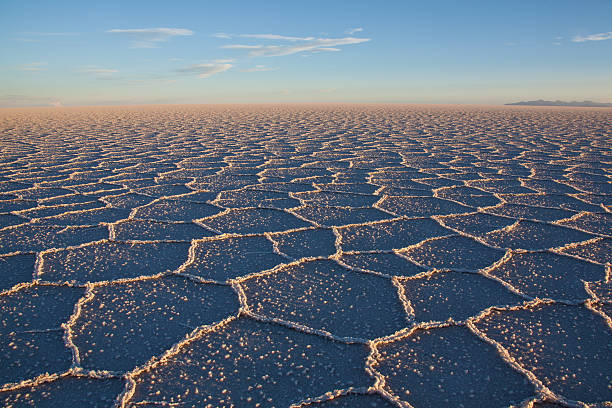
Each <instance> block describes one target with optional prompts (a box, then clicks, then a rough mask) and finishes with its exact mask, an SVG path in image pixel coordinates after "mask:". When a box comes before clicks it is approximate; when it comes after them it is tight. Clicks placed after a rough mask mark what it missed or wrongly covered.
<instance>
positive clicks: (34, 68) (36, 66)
mask: <svg viewBox="0 0 612 408" xmlns="http://www.w3.org/2000/svg"><path fill="white" fill-rule="evenodd" d="M46 65H47V63H46V62H31V63H29V64H24V65H22V66H21V67H19V70H21V71H27V72H41V71H46V70H47V68H46Z"/></svg>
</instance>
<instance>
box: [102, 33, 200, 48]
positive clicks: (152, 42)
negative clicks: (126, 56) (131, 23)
mask: <svg viewBox="0 0 612 408" xmlns="http://www.w3.org/2000/svg"><path fill="white" fill-rule="evenodd" d="M106 32H107V33H109V34H117V35H123V36H127V37H130V38H131V39H132V40H131V47H132V48H158V47H159V43H162V42H166V41H168V40H170V39H171V38H172V37H177V36H189V35H193V34H194V32H193V31H191V30H188V29H186V28H129V29H122V28H115V29H112V30H107V31H106Z"/></svg>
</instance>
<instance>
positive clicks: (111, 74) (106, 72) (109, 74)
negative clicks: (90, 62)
mask: <svg viewBox="0 0 612 408" xmlns="http://www.w3.org/2000/svg"><path fill="white" fill-rule="evenodd" d="M75 72H78V73H80V74H85V75H90V76H92V77H94V78H95V79H105V80H109V79H110V80H115V79H119V78H117V77H116V76H115V74H116V73H117V72H119V70H117V69H111V68H99V67H85V68H79V69H77V70H75Z"/></svg>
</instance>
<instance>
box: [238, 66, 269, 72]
mask: <svg viewBox="0 0 612 408" xmlns="http://www.w3.org/2000/svg"><path fill="white" fill-rule="evenodd" d="M277 69H278V68H270V67H266V66H265V65H255V66H254V67H251V68H247V69H241V70H240V72H265V71H276V70H277Z"/></svg>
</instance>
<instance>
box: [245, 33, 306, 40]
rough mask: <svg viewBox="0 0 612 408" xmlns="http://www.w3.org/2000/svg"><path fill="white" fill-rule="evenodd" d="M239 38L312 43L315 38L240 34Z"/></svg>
mask: <svg viewBox="0 0 612 408" xmlns="http://www.w3.org/2000/svg"><path fill="white" fill-rule="evenodd" d="M238 37H242V38H257V39H259V40H283V41H311V40H314V39H315V38H314V37H291V36H287V35H278V34H240V35H238Z"/></svg>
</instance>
